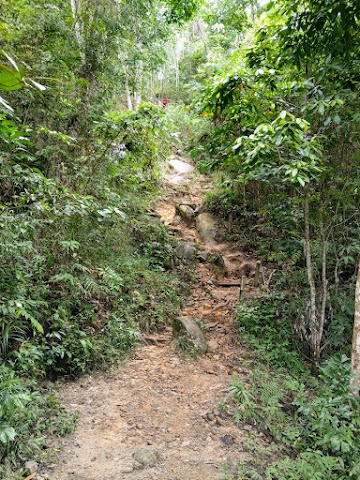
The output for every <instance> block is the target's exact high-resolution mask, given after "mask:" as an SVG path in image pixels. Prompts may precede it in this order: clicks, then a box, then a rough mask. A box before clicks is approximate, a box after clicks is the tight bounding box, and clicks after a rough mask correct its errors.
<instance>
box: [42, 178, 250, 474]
mask: <svg viewBox="0 0 360 480" xmlns="http://www.w3.org/2000/svg"><path fill="white" fill-rule="evenodd" d="M172 175H173V177H172ZM182 175H183V173H181V172H176V171H175V172H173V173H172V174H171V173H170V174H169V176H168V179H167V180H168V182H170V183H169V190H168V192H169V193H168V196H167V197H166V198H165V199H164V200H162V201H161V202H160V203H159V204H158V206H157V211H158V213H159V215H161V217H162V220H163V221H164V222H166V223H168V224H169V226H170V228H171V229H172V231H173V233H174V234H175V235H176V234H179V235H181V237H182V239H183V240H185V241H190V242H197V243H198V244H199V245H200V250H201V251H204V252H206V251H207V252H209V251H217V252H220V253H221V254H222V255H223V256H224V259H225V260H226V265H227V267H228V270H229V273H228V276H227V278H226V281H229V282H230V281H232V280H237V281H238V280H239V272H238V270H239V266H240V264H241V262H243V261H244V256H243V255H242V254H241V253H239V252H236V251H233V249H232V247H231V246H229V245H226V244H217V245H211V246H208V245H206V244H204V242H203V241H202V240H201V238H199V235H198V233H197V232H196V230H195V226H194V224H193V223H185V222H184V221H181V222H180V223H179V219H178V218H177V219H175V221H174V215H175V205H176V204H177V203H178V202H179V201H182V200H183V199H184V198H185V200H186V201H190V202H192V203H194V204H196V205H200V204H201V197H202V196H203V194H204V191H206V189H209V188H210V186H209V184H208V181H207V180H206V179H204V178H201V177H200V178H198V179H197V180H196V181H195V180H193V181H190V182H189V181H188V180H186V178H187V177H186V175H191V173H189V172H188V173H185V177H182ZM175 177H177V178H176V181H174V182H172V180H174V178H175ZM179 177H181V178H180V180H179ZM172 223H174V224H175V225H171V224H172ZM179 232H180V233H179ZM214 275H215V274H214V271H213V270H212V269H211V268H210V266H209V265H208V264H207V263H201V262H199V263H196V270H195V277H196V281H195V283H194V285H193V286H192V294H191V295H190V296H189V297H188V298H187V299H186V301H185V304H184V307H183V309H182V315H191V316H194V317H196V318H197V319H199V320H200V321H201V323H202V326H203V328H204V330H205V332H206V337H207V341H208V344H209V352H208V353H207V354H206V355H205V356H199V357H198V358H195V359H194V358H191V357H186V356H184V355H183V354H182V353H181V352H180V353H179V351H178V349H177V348H176V343H175V342H174V341H173V338H172V332H171V328H170V327H169V328H168V329H166V330H165V331H163V332H161V333H159V334H156V335H151V336H146V342H145V343H144V344H143V345H142V346H140V347H138V348H137V349H136V352H135V354H134V358H133V359H130V360H129V361H128V362H127V363H126V364H124V365H121V366H120V367H118V368H117V370H116V372H115V374H113V375H112V376H109V377H104V375H94V376H87V377H84V378H82V379H80V380H79V381H78V382H74V383H69V384H67V385H65V386H64V387H63V388H62V390H61V398H62V401H63V403H64V405H65V406H66V407H67V408H68V409H70V410H73V411H78V412H79V422H78V426H77V429H76V433H75V434H74V435H73V436H71V437H68V438H66V439H65V440H63V450H62V452H61V454H60V458H59V462H58V464H57V465H56V466H55V465H53V468H49V469H48V470H47V472H46V474H43V476H44V477H45V478H46V477H47V478H48V479H50V480H85V479H86V480H122V479H124V480H125V479H126V480H140V479H142V480H150V479H154V480H155V479H157V480H211V479H218V478H221V472H222V466H223V465H224V464H228V465H234V464H236V462H237V461H238V460H239V459H240V458H241V457H242V456H243V455H245V453H244V452H243V446H242V444H243V442H244V440H245V439H246V437H247V435H248V433H249V432H248V431H247V430H246V429H243V430H242V429H240V428H238V427H236V426H235V425H234V423H233V420H232V418H231V416H230V415H229V414H227V413H225V412H224V411H222V409H221V408H219V403H220V402H221V401H222V400H223V398H224V396H225V394H226V389H227V388H228V386H229V385H230V380H231V375H232V374H233V373H234V372H236V373H237V374H238V375H239V376H244V375H246V373H247V372H246V369H245V368H244V367H243V365H242V358H241V357H242V356H245V353H244V351H243V350H242V348H241V346H240V345H239V344H238V343H237V342H238V340H237V338H238V337H237V336H236V334H235V331H234V327H233V326H232V317H233V308H234V305H235V303H236V301H237V299H238V296H239V288H237V287H232V288H221V287H217V286H216V285H215V283H214V282H215V280H214ZM246 288H247V290H248V293H249V294H251V287H250V286H247V287H246ZM143 451H145V452H146V451H148V452H150V454H154V455H155V457H156V458H155V457H154V461H153V462H150V463H149V464H146V462H145V464H141V462H140V463H139V461H136V459H138V460H139V456H137V454H139V452H140V453H141V452H143ZM151 452H152V453H151ZM134 455H135V457H134Z"/></svg>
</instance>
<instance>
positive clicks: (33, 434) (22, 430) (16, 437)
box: [0, 364, 75, 478]
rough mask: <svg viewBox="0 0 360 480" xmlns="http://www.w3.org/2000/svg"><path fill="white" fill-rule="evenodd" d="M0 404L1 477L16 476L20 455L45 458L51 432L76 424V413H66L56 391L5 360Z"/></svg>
mask: <svg viewBox="0 0 360 480" xmlns="http://www.w3.org/2000/svg"><path fill="white" fill-rule="evenodd" d="M0 405H1V407H0V461H1V462H0V474H1V478H10V477H11V478H14V477H12V475H15V472H14V471H13V468H14V465H15V464H16V463H17V461H18V458H19V457H20V458H22V459H31V460H34V459H41V457H42V449H44V448H46V447H47V446H48V440H47V437H48V436H49V435H54V434H55V435H65V434H66V433H69V432H71V431H72V430H73V428H74V421H75V417H74V416H71V415H69V414H66V413H65V411H64V409H63V408H62V407H61V405H60V403H59V400H58V399H57V397H56V395H55V394H54V393H53V392H51V391H41V388H39V386H37V385H36V383H35V382H31V381H26V380H23V379H20V378H19V377H17V376H16V374H15V372H14V371H13V370H12V369H11V368H10V367H9V366H7V365H5V364H2V365H1V366H0Z"/></svg>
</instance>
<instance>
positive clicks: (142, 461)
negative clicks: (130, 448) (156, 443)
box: [133, 445, 163, 468]
mask: <svg viewBox="0 0 360 480" xmlns="http://www.w3.org/2000/svg"><path fill="white" fill-rule="evenodd" d="M133 458H134V460H135V462H137V464H138V468H145V467H152V466H154V465H156V464H157V463H159V462H161V460H163V456H162V454H161V452H160V450H159V449H158V448H156V447H153V446H151V445H149V446H148V445H146V446H143V447H140V448H138V449H137V450H136V452H134V453H133Z"/></svg>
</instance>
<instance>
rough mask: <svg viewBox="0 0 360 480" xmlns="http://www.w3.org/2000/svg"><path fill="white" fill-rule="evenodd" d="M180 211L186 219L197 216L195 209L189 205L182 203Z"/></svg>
mask: <svg viewBox="0 0 360 480" xmlns="http://www.w3.org/2000/svg"><path fill="white" fill-rule="evenodd" d="M179 213H180V215H181V217H182V218H184V219H185V220H192V219H193V218H194V217H195V213H194V210H193V209H192V208H191V207H189V205H180V207H179Z"/></svg>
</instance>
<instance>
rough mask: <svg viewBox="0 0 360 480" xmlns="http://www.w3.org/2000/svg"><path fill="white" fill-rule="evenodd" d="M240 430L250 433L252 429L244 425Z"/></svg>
mask: <svg viewBox="0 0 360 480" xmlns="http://www.w3.org/2000/svg"><path fill="white" fill-rule="evenodd" d="M241 430H246V431H247V432H252V430H253V428H252V426H251V425H244V426H243V427H242V428H241Z"/></svg>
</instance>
